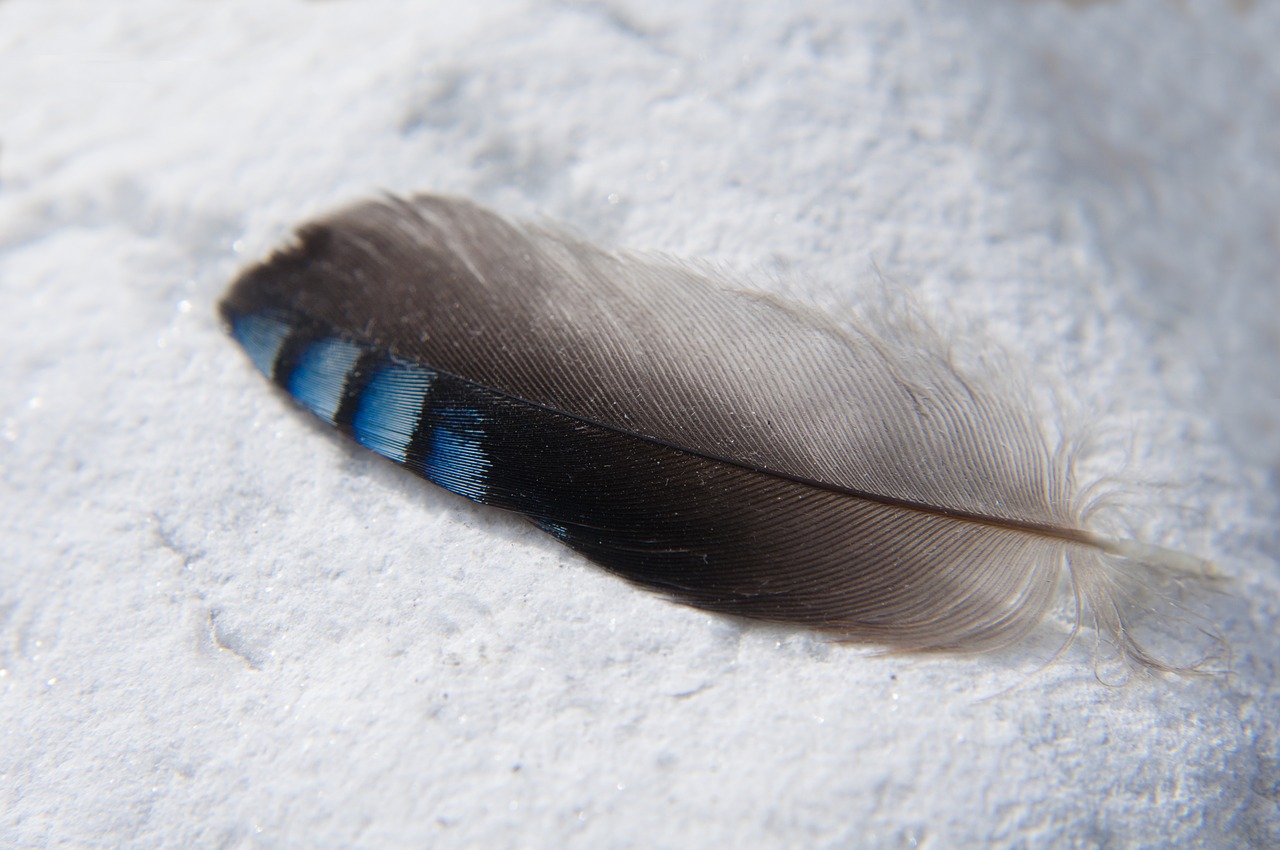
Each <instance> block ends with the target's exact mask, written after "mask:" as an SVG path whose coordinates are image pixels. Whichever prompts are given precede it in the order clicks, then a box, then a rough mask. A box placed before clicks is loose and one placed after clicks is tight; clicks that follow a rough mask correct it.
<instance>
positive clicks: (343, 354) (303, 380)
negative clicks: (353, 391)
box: [288, 337, 364, 425]
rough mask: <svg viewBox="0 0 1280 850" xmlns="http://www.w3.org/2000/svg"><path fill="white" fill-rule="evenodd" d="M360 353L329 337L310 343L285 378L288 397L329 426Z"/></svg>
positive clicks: (339, 340) (360, 351)
mask: <svg viewBox="0 0 1280 850" xmlns="http://www.w3.org/2000/svg"><path fill="white" fill-rule="evenodd" d="M363 353H364V349H363V348H361V347H360V346H358V345H355V344H353V343H350V342H346V341H345V340H341V339H334V338H332V337H330V338H328V339H322V340H319V341H317V342H315V343H312V344H311V346H310V347H309V348H307V350H306V351H304V352H303V353H302V356H301V357H299V358H298V365H297V366H296V367H295V368H294V370H293V373H292V374H291V375H290V376H289V387H288V389H289V393H290V394H291V395H293V397H294V398H296V399H297V400H298V401H300V402H302V403H303V404H304V405H306V406H307V407H308V408H310V410H311V411H312V412H313V413H315V414H316V415H317V416H319V417H320V418H321V419H323V420H325V421H326V422H328V423H329V424H330V425H332V424H333V421H334V415H335V414H336V413H337V412H338V407H339V406H340V405H341V404H342V393H343V390H344V389H345V387H346V385H347V377H348V375H350V373H351V368H352V367H353V366H355V364H356V361H357V360H359V359H360V355H361V354H363Z"/></svg>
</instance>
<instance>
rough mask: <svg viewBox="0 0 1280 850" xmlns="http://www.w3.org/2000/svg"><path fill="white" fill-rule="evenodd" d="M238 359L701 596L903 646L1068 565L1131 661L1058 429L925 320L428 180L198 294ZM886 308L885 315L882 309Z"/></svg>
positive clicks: (1010, 607) (977, 621) (679, 592)
mask: <svg viewBox="0 0 1280 850" xmlns="http://www.w3.org/2000/svg"><path fill="white" fill-rule="evenodd" d="M222 315H223V318H224V320H225V322H226V324H227V326H228V327H229V328H230V330H231V332H232V334H233V335H234V336H235V337H236V338H237V339H238V340H239V341H240V343H241V344H242V345H243V346H244V348H245V349H246V350H247V352H248V354H249V355H250V357H251V359H252V360H253V362H254V363H255V364H256V365H257V367H258V368H259V369H260V370H261V371H262V372H263V373H264V374H266V375H267V376H268V377H269V378H272V379H273V380H274V381H275V382H276V383H278V384H279V385H280V386H282V387H283V388H284V389H285V390H286V391H288V392H289V393H290V394H292V395H293V396H294V397H295V398H296V399H297V400H298V401H299V402H300V403H301V404H302V405H303V406H305V407H306V408H308V409H309V410H311V411H312V412H314V413H315V414H316V415H317V416H319V417H320V418H321V419H323V420H325V421H326V422H328V423H330V424H332V425H335V426H336V427H337V428H338V429H339V430H341V431H343V432H344V433H346V434H348V435H349V436H352V437H354V438H355V439H356V440H358V441H359V442H360V443H362V444H363V445H365V446H367V447H368V448H370V449H372V450H373V451H375V452H377V453H379V454H381V455H383V456H386V457H388V458H390V459H392V460H393V461H395V462H397V463H400V464H402V465H404V466H405V467H407V468H408V469H410V470H412V471H413V472H415V473H417V474H419V475H421V476H423V477H425V478H427V479H429V480H431V481H433V482H434V483H436V484H439V485H440V486H442V487H445V488H446V489H448V490H451V491H453V492H455V493H459V494H461V495H463V496H466V497H467V498H470V499H472V500H474V501H477V502H481V503H483V504H487V505H493V506H496V507H499V508H504V509H507V510H510V511H515V512H518V513H520V514H523V515H525V516H526V517H528V518H529V519H531V520H532V521H533V522H534V523H536V524H537V525H538V526H539V527H540V528H542V529H543V530H545V531H547V532H548V533H550V534H552V535H554V536H555V537H557V538H559V539H560V540H561V541H563V542H564V543H566V544H568V545H569V546H571V547H572V548H574V549H576V550H578V551H579V552H581V553H582V554H584V555H586V556H587V557H588V558H590V559H591V560H593V561H595V562H596V563H598V564H599V565H601V566H603V567H604V568H605V569H607V570H610V571H612V572H614V573H616V574H618V575H620V576H622V577H624V578H626V579H628V580H630V581H632V582H634V583H636V584H638V585H642V586H644V587H647V588H651V589H653V590H656V591H659V592H661V593H664V594H666V595H667V596H669V597H671V598H673V599H675V600H679V601H681V602H685V603H687V604H691V605H694V606H698V607H700V608H704V609H708V610H712V611H718V612H723V613H726V614H732V615H738V616H743V617H750V618H758V619H763V620H770V621H775V622H781V623H789V624H797V625H801V626H806V627H810V628H814V629H819V630H823V631H826V632H831V633H834V634H836V635H839V636H841V637H843V638H847V639H850V640H855V641H865V642H872V643H876V644H880V645H884V646H888V647H894V648H905V649H981V648H989V647H994V646H1000V645H1004V644H1007V643H1010V642H1012V641H1014V640H1017V639H1018V638H1020V637H1022V636H1024V635H1025V634H1027V633H1028V632H1029V631H1030V630H1031V629H1033V628H1034V627H1035V626H1036V624H1037V623H1038V622H1039V621H1040V620H1041V619H1042V618H1043V616H1044V614H1045V612H1046V610H1047V609H1048V607H1049V606H1050V604H1051V603H1052V601H1053V599H1054V596H1055V593H1056V590H1057V587H1058V584H1059V581H1060V577H1061V576H1062V574H1063V570H1064V569H1066V570H1069V575H1070V578H1071V584H1072V587H1073V588H1074V591H1075V593H1076V596H1077V604H1078V606H1087V608H1088V610H1090V611H1092V616H1093V619H1094V622H1095V623H1096V624H1097V625H1098V627H1099V629H1100V631H1101V632H1104V633H1106V634H1108V635H1109V637H1110V638H1111V639H1113V640H1114V641H1115V642H1116V643H1117V644H1118V645H1119V646H1120V647H1121V648H1122V650H1123V651H1124V652H1125V653H1127V654H1128V656H1129V657H1130V658H1132V659H1135V660H1137V661H1138V662H1140V663H1143V664H1146V665H1150V666H1157V667H1158V666H1162V665H1161V662H1159V661H1158V660H1157V659H1155V658H1153V657H1152V656H1150V655H1149V654H1148V653H1147V652H1146V651H1145V650H1144V649H1143V648H1142V647H1141V646H1139V645H1138V644H1137V643H1136V641H1134V640H1133V639H1132V637H1130V635H1129V633H1128V630H1127V625H1126V618H1127V609H1126V606H1125V605H1124V604H1123V601H1122V596H1123V594H1122V593H1120V591H1119V586H1120V585H1119V582H1118V579H1117V575H1118V571H1119V570H1120V569H1122V567H1119V566H1117V565H1118V563H1120V562H1124V561H1138V562H1145V563H1147V564H1151V565H1156V566H1178V565H1180V564H1181V565H1184V566H1185V565H1187V564H1190V565H1191V567H1192V568H1194V567H1196V566H1197V565H1198V564H1199V562H1198V561H1197V560H1196V559H1188V560H1186V561H1180V560H1179V558H1181V557H1182V556H1178V555H1176V554H1175V553H1168V552H1166V551H1165V550H1162V549H1158V548H1156V547H1149V546H1142V545H1141V544H1136V543H1132V542H1127V541H1113V540H1110V539H1108V538H1104V537H1102V536H1099V535H1098V534H1096V533H1094V532H1093V531H1090V530H1089V529H1088V528H1087V527H1086V522H1085V517H1086V514H1087V512H1088V505H1087V503H1086V501H1085V499H1084V498H1083V497H1082V495H1081V493H1082V490H1081V488H1079V487H1078V486H1077V484H1076V482H1075V481H1074V474H1073V469H1072V463H1071V456H1072V453H1071V451H1070V444H1067V445H1065V446H1064V447H1059V446H1054V445H1051V443H1050V440H1049V439H1048V437H1047V436H1046V432H1045V429H1044V427H1043V425H1042V423H1041V421H1040V419H1039V418H1038V416H1037V415H1036V414H1035V412H1034V410H1033V408H1032V406H1031V405H1030V404H1028V402H1027V400H1026V399H1025V398H1024V397H1023V394H1021V393H1019V392H1016V391H1012V390H1010V389H1009V387H1007V386H1003V385H1001V384H1000V383H998V382H996V381H993V380H988V379H984V378H982V377H981V376H976V377H975V376H973V375H971V374H968V373H966V372H965V371H964V370H962V369H960V368H958V367H957V366H956V365H955V364H954V362H953V360H952V358H951V357H950V356H949V355H948V354H947V351H946V348H945V346H944V345H942V344H941V342H940V341H939V340H938V338H937V337H936V336H931V335H929V334H928V333H925V332H913V331H907V332H899V333H897V334H895V333H891V332H887V331H886V330H885V329H884V328H877V327H876V326H875V325H874V324H873V323H869V322H858V321H849V322H843V323H841V322H836V321H833V320H831V319H828V318H827V317H825V316H823V315H822V314H819V313H817V312H815V311H811V310H807V309H804V308H801V307H796V306H793V305H788V304H784V303H782V302H780V301H777V300H775V299H772V298H769V297H767V296H763V295H760V294H758V293H751V292H745V291H740V290H737V289H735V288H733V286H732V284H731V283H730V282H728V281H726V280H723V279H721V278H720V276H719V275H717V274H715V273H712V272H708V271H705V270H702V269H698V268H694V267H692V266H690V265H688V264H683V263H679V262H675V261H671V260H667V259H662V258H655V257H651V256H642V255H638V254H633V253H622V252H613V251H607V250H603V249H600V248H598V247H595V246H593V245H591V244H588V243H586V242H584V241H583V240H581V239H579V238H576V237H574V236H572V235H570V234H568V233H567V232H565V231H564V230H562V229H560V228H557V227H554V226H546V225H530V224H519V223H513V222H511V221H508V220H507V219H505V218H503V217H501V216H499V215H497V214H495V213H493V212H490V211H488V210H485V209H483V208H481V207H479V206H477V205H475V204H473V203H470V202H468V201H465V200H461V199H457V198H449V197H441V196H433V195H419V196H415V197H412V198H408V199H402V198H395V197H388V198H382V199H378V200H373V201H369V202H364V203H360V204H357V205H355V206H352V207H349V208H347V209H344V210H341V211H339V212H337V213H334V214H331V215H329V216H326V217H324V218H322V219H320V220H318V221H315V222H313V223H310V224H307V225H305V226H304V227H302V228H301V229H300V230H299V232H298V234H297V238H296V239H295V240H294V242H293V243H292V244H290V245H288V246H286V247H285V248H284V249H283V250H281V251H279V252H277V253H276V254H274V255H273V256H271V257H269V258H268V259H267V260H266V261H264V262H263V263H261V264H258V265H256V266H253V267H251V268H249V269H248V270H247V271H245V272H244V273H243V274H242V275H241V276H240V277H239V278H238V279H237V280H236V281H235V283H234V284H233V285H232V287H231V289H230V291H229V293H228V294H227V296H226V298H225V300H224V301H223V303H222ZM899 330H900V331H901V329H899Z"/></svg>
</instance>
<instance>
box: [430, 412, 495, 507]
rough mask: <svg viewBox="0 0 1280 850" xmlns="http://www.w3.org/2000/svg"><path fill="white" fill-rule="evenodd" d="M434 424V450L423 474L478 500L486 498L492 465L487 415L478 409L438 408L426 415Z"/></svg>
mask: <svg viewBox="0 0 1280 850" xmlns="http://www.w3.org/2000/svg"><path fill="white" fill-rule="evenodd" d="M427 419H431V420H433V423H432V426H431V442H430V445H431V451H430V453H429V454H428V455H427V456H426V458H424V459H423V462H422V471H423V473H424V474H425V475H426V476H427V477H428V478H429V479H431V480H432V481H434V482H435V483H436V484H439V485H440V486H441V487H444V488H445V489H446V490H450V491H452V492H454V493H457V494H458V495H460V496H466V497H467V498H468V499H473V500H475V501H477V502H483V501H485V495H486V493H487V491H488V487H487V486H486V483H485V482H486V479H487V478H488V473H489V467H490V466H491V464H490V461H489V457H488V454H487V453H486V452H485V450H484V440H485V432H484V429H483V427H481V423H483V422H484V416H483V414H481V413H480V411H478V410H473V409H469V408H450V409H445V410H434V411H431V412H430V413H428V414H427V415H426V416H424V417H423V420H424V421H423V425H422V427H424V428H425V427H428V425H427V421H426V420H427Z"/></svg>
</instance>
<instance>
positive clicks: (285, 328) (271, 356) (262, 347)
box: [231, 313, 293, 378]
mask: <svg viewBox="0 0 1280 850" xmlns="http://www.w3.org/2000/svg"><path fill="white" fill-rule="evenodd" d="M291 330H293V326H292V325H290V324H289V323H288V322H284V321H281V320H280V319H277V318H275V317H273V316H268V315H264V314H262V313H251V314H249V315H247V316H240V317H238V318H236V319H233V320H232V322H231V332H232V334H234V335H235V338H236V340H238V341H239V343H240V345H241V346H243V347H244V350H245V352H246V353H247V354H248V355H249V359H250V360H252V361H253V365H254V366H257V367H258V371H259V372H261V373H262V374H264V375H266V376H267V377H268V378H270V377H272V373H273V372H274V371H275V365H276V357H278V356H279V354H280V346H282V345H284V341H285V339H287V338H288V336H289V332H290V331H291Z"/></svg>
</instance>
